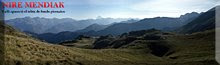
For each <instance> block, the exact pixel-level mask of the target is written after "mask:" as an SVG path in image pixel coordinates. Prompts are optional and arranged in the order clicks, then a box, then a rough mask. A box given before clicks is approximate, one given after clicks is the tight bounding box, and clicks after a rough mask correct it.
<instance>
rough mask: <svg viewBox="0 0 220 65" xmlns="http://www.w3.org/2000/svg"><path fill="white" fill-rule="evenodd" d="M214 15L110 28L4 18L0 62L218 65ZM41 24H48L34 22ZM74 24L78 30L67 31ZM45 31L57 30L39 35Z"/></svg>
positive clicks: (33, 64) (0, 25)
mask: <svg viewBox="0 0 220 65" xmlns="http://www.w3.org/2000/svg"><path fill="white" fill-rule="evenodd" d="M214 15H215V10H213V9H211V10H209V11H207V12H204V13H200V14H198V13H195V12H194V13H191V14H190V13H188V14H186V15H182V17H181V16H180V17H179V18H169V17H156V18H146V19H142V20H130V21H129V20H128V21H124V22H120V23H109V25H101V24H103V23H99V24H97V23H96V24H94V23H91V22H88V20H87V22H79V21H74V20H73V19H56V18H54V19H44V18H29V17H26V18H18V19H13V20H7V21H5V23H6V24H4V22H2V21H1V23H0V29H1V30H3V32H2V33H0V37H1V38H3V39H1V41H0V43H4V46H2V47H1V48H0V50H1V51H3V53H4V56H2V57H4V60H1V61H4V62H5V65H219V64H218V63H217V62H216V61H215V16H214ZM33 19H35V20H33ZM44 20H47V21H50V22H47V24H45V22H43V23H36V22H37V21H39V22H42V21H44ZM53 20H56V21H65V23H63V22H62V23H59V24H58V23H57V22H54V21H53ZM97 20H100V19H97ZM97 20H96V21H97ZM111 20H112V19H111ZM14 21H26V22H14ZM27 21H32V22H27ZM70 21H71V24H70ZM73 21H74V23H73ZM81 21H82V20H81ZM90 21H91V20H90ZM51 23H53V24H51ZM76 23H77V24H80V26H83V25H85V26H83V28H82V27H79V26H77V25H74V24H76ZM85 23H90V24H85ZM67 24H68V25H67ZM38 25H42V26H38ZM90 25H91V26H90ZM26 26H28V27H26ZM35 26H36V27H35ZM44 26H45V27H44ZM54 26H58V27H59V26H60V27H62V28H63V29H66V28H70V29H69V30H74V31H63V29H62V28H53V27H54ZM65 26H67V27H65ZM69 26H70V27H69ZM74 26H76V27H79V28H78V29H72V28H74ZM44 28H47V29H44ZM51 28H52V29H51ZM42 29H44V30H42ZM54 29H56V30H54ZM60 29H61V30H60ZM48 30H50V31H56V32H59V31H61V32H59V33H44V34H39V33H42V32H45V31H46V32H49V31H48ZM36 32H37V33H36ZM3 47H4V48H3Z"/></svg>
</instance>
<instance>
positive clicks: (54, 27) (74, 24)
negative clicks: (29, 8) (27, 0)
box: [6, 17, 129, 34]
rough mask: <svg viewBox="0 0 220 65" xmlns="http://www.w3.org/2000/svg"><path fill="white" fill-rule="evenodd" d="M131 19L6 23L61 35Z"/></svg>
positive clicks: (67, 19) (16, 20)
mask: <svg viewBox="0 0 220 65" xmlns="http://www.w3.org/2000/svg"><path fill="white" fill-rule="evenodd" d="M126 20H129V18H117V19H114V18H102V17H97V19H86V20H74V19H71V18H63V19H57V18H52V19H49V18H39V17H34V18H30V17H25V18H16V19H11V20H7V21H6V23H7V24H9V25H11V26H13V27H15V28H17V29H18V30H21V31H27V32H33V33H37V34H42V33H59V32H63V31H71V32H73V31H76V30H81V29H84V28H86V27H88V26H89V25H92V24H99V25H109V24H112V23H114V22H120V21H126Z"/></svg>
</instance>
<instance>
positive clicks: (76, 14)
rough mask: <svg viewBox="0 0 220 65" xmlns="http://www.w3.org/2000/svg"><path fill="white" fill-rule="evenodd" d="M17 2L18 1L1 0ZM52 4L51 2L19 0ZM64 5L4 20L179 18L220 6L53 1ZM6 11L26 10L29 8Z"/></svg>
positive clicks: (175, 0) (190, 1) (176, 1)
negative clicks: (33, 18) (100, 17)
mask: <svg viewBox="0 0 220 65" xmlns="http://www.w3.org/2000/svg"><path fill="white" fill-rule="evenodd" d="M2 1H18V0H2ZM19 1H23V2H26V1H36V2H39V1H40V2H41V1H47V2H49V1H52V0H19ZM53 1H56V2H64V4H65V8H61V9H59V8H58V9H53V8H47V9H45V8H43V9H39V8H35V9H33V8H32V10H64V11H66V13H61V14H58V13H55V14H34V13H32V14H31V13H28V14H21V13H17V14H5V18H6V19H13V18H22V17H26V16H30V17H45V18H73V19H88V18H96V17H97V16H102V17H111V18H152V17H158V16H160V17H179V16H180V15H183V14H185V13H190V12H205V11H207V10H209V9H211V8H212V7H214V6H217V5H219V4H220V0H53ZM6 10H30V9H29V8H21V9H11V8H6Z"/></svg>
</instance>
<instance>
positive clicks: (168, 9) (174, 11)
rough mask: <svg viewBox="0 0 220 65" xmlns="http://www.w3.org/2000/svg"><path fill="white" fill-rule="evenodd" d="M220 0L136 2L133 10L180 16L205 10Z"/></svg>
mask: <svg viewBox="0 0 220 65" xmlns="http://www.w3.org/2000/svg"><path fill="white" fill-rule="evenodd" d="M217 4H220V3H219V0H154V1H150V2H149V1H147V0H146V1H144V2H140V3H135V4H133V5H131V6H130V8H131V9H132V10H135V11H141V12H148V14H146V15H149V16H151V15H150V14H151V13H155V14H154V15H158V16H174V17H175V16H178V15H181V14H184V13H189V12H194V11H196V12H204V11H207V10H208V9H211V8H212V7H214V6H216V5H217Z"/></svg>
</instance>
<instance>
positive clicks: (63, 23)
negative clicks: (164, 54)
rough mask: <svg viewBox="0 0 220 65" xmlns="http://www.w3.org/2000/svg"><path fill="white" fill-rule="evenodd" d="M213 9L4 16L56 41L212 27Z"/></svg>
mask: <svg viewBox="0 0 220 65" xmlns="http://www.w3.org/2000/svg"><path fill="white" fill-rule="evenodd" d="M214 12H215V10H213V9H211V10H209V11H207V12H204V13H197V12H192V13H186V14H184V15H181V16H180V17H177V18H171V17H155V18H145V19H142V20H138V19H122V18H118V19H113V18H101V17H98V18H97V19H87V20H78V21H77V20H74V19H70V18H63V19H56V18H54V19H47V18H39V17H35V18H30V17H25V18H17V19H12V20H7V21H6V23H7V24H9V25H11V26H13V27H15V28H17V29H19V30H21V31H23V32H26V33H28V34H31V35H32V36H33V37H36V38H39V39H41V40H44V41H47V42H50V43H59V42H63V41H66V40H73V39H75V38H76V37H78V36H79V35H88V36H104V35H120V34H123V33H127V32H130V31H138V30H147V29H152V28H154V29H157V30H161V31H177V32H181V33H193V32H197V31H204V30H208V29H212V28H213V27H214V26H213V25H214V23H213V20H215V19H214ZM18 21H19V22H18ZM208 21H211V22H208ZM204 25H207V26H204ZM193 27H195V28H193ZM191 28H193V29H195V30H193V29H191ZM200 28H201V29H200ZM202 29H204V30H202Z"/></svg>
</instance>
